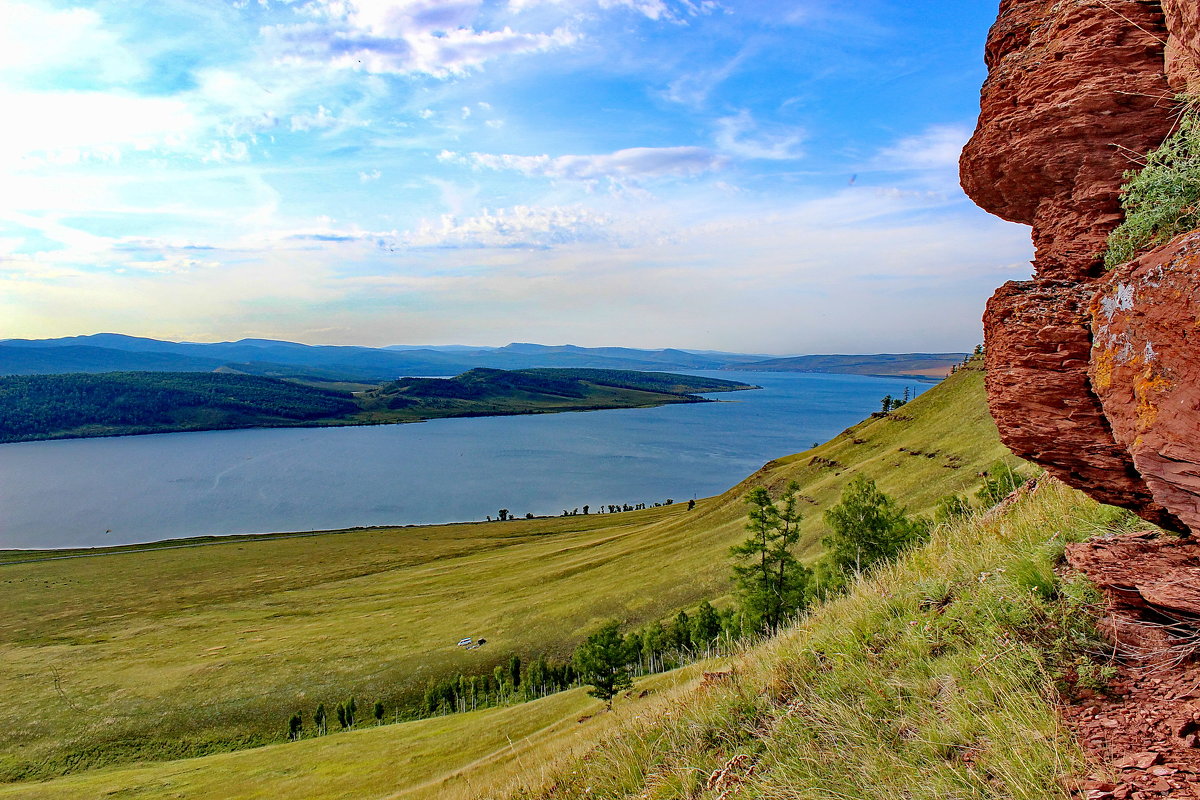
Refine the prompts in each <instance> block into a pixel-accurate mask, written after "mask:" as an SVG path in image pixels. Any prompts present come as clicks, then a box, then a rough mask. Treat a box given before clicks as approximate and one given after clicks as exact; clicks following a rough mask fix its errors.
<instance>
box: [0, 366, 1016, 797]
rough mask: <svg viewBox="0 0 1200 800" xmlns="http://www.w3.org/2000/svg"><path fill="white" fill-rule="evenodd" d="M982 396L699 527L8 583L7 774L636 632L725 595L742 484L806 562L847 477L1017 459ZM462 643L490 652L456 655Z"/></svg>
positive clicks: (935, 491)
mask: <svg viewBox="0 0 1200 800" xmlns="http://www.w3.org/2000/svg"><path fill="white" fill-rule="evenodd" d="M982 397H983V390H982V375H981V374H980V373H979V372H975V371H970V370H968V371H963V372H960V373H959V374H958V375H955V376H953V377H952V378H950V379H949V380H948V381H946V382H945V383H944V384H943V385H941V386H939V387H938V388H936V389H933V390H930V391H929V392H927V393H925V394H924V395H922V396H921V397H919V398H917V399H916V400H914V401H913V402H912V403H911V404H910V405H909V406H907V407H905V408H904V409H903V410H902V412H903V413H902V414H901V415H896V416H894V417H893V418H887V419H874V420H868V421H866V422H864V423H861V424H859V425H857V426H855V427H854V428H851V429H849V431H847V433H845V434H843V435H842V436H839V437H838V438H836V439H834V440H832V441H831V442H829V443H827V444H825V445H822V446H821V447H819V448H816V449H815V450H813V451H809V452H807V453H804V454H800V455H797V456H791V457H788V458H784V459H780V460H778V461H775V462H772V463H770V464H768V465H767V466H765V467H764V468H763V469H762V470H760V471H759V472H758V473H756V474H755V475H754V476H752V477H751V478H749V479H747V481H746V482H744V483H743V484H741V485H739V486H737V487H734V488H733V489H731V490H730V491H728V492H726V493H725V494H723V495H720V496H717V497H713V498H708V499H705V500H701V501H699V503H698V504H697V507H696V509H695V510H693V511H690V512H689V511H687V509H686V507H684V506H683V505H675V506H670V507H664V508H654V509H649V510H647V511H645V512H633V513H626V514H617V515H604V516H598V515H592V516H588V517H582V516H580V517H569V518H560V519H551V520H534V521H524V520H522V521H518V522H511V523H494V524H472V525H451V526H434V527H422V528H399V529H380V530H365V531H353V532H348V533H344V534H341V535H336V536H333V535H331V536H318V537H285V538H277V539H273V540H244V539H243V540H240V541H236V542H231V543H228V544H213V545H210V546H204V547H196V548H189V549H181V550H160V551H151V552H137V553H133V552H127V553H122V554H119V555H112V556H103V557H92V558H82V559H73V560H64V561H52V562H43V563H36V564H20V565H7V566H2V567H0V589H2V591H3V592H4V595H3V596H4V598H5V601H4V602H5V613H4V615H3V616H0V667H2V668H0V694H2V695H3V696H5V697H6V698H9V700H8V701H7V702H6V703H4V704H3V705H0V727H2V728H3V729H4V730H5V731H6V732H7V734H8V735H6V737H5V739H4V742H3V744H0V772H2V773H3V774H6V775H8V776H9V777H14V776H16V775H21V774H24V775H27V776H30V777H32V776H39V775H49V774H55V773H58V772H62V771H66V770H71V769H78V768H83V767H87V766H94V765H99V764H105V763H115V762H121V761H128V760H133V759H139V758H171V757H178V756H182V755H194V754H199V753H203V752H206V751H214V750H222V749H230V748H234V747H237V746H239V745H246V744H254V743H263V742H267V741H275V740H277V739H278V737H279V735H280V733H281V731H282V729H283V727H284V725H285V722H286V719H287V717H288V716H289V715H290V714H291V713H292V712H293V711H294V710H303V711H304V712H305V713H306V714H309V713H311V710H312V707H315V705H316V704H317V703H318V702H322V701H323V702H325V703H326V705H327V706H332V704H334V703H336V702H338V701H340V700H341V699H343V698H344V697H345V696H347V695H348V694H350V693H352V692H353V693H355V694H356V695H357V696H358V697H359V698H365V699H367V700H370V701H373V700H374V699H376V698H382V699H384V700H385V701H389V700H394V699H395V698H396V697H397V696H399V695H401V694H405V693H408V692H413V691H417V690H419V688H420V687H422V686H423V685H424V682H425V681H426V680H427V679H428V678H429V677H430V676H431V675H433V674H436V673H439V672H456V671H459V670H464V671H473V670H476V669H479V668H490V665H491V664H492V663H494V662H495V661H496V660H498V659H500V658H502V657H505V656H506V655H507V654H508V653H514V652H515V653H519V654H521V655H522V656H530V655H533V654H535V653H537V652H546V653H548V654H559V655H565V654H566V653H567V652H569V650H570V649H571V648H572V647H573V646H574V644H575V643H576V642H577V641H578V640H579V639H580V637H581V636H583V635H584V634H585V633H586V632H587V631H588V630H589V629H590V628H592V627H593V626H595V625H596V624H597V622H599V621H600V620H602V619H604V618H606V617H613V616H615V617H619V618H621V619H624V620H626V621H628V622H630V623H631V624H636V623H640V622H642V621H646V620H650V619H654V618H658V617H661V616H663V615H665V614H668V613H671V612H672V611H674V610H675V609H677V608H679V607H683V606H689V605H693V604H694V603H696V602H698V601H699V600H701V599H704V598H717V597H720V596H721V595H723V594H724V593H726V591H727V589H728V584H727V570H728V565H727V555H726V553H727V548H728V547H729V545H730V544H732V543H733V542H734V541H736V540H738V539H739V538H740V537H741V536H742V524H743V520H744V505H743V501H742V498H743V497H744V495H745V493H746V491H747V488H748V486H749V485H751V484H754V483H764V484H767V485H770V486H775V487H778V486H781V485H782V484H784V483H785V482H786V481H788V480H790V479H792V478H795V479H797V480H799V481H800V482H801V484H802V486H803V488H802V492H803V493H804V494H805V496H806V497H808V498H809V499H810V501H811V502H810V504H809V506H808V518H807V520H806V521H805V523H804V525H805V533H806V536H807V538H806V551H807V553H809V554H810V555H811V554H815V553H816V552H817V551H818V550H819V545H818V543H817V540H818V538H819V534H820V529H821V523H820V513H819V512H820V510H821V509H822V508H824V507H827V506H828V505H829V504H831V503H832V502H835V501H836V499H837V496H838V495H839V494H840V491H841V488H842V486H843V485H844V484H845V483H846V482H847V481H848V480H849V479H850V478H851V476H852V473H851V472H850V470H849V466H850V465H853V467H854V469H855V470H857V471H861V472H863V473H866V474H868V475H871V476H873V477H876V478H877V479H878V480H879V482H880V485H881V487H882V488H883V489H884V490H885V491H888V492H890V493H892V494H894V495H896V496H900V497H905V498H908V501H909V502H910V504H911V505H912V506H914V508H915V509H916V510H921V509H922V508H928V507H929V506H930V505H932V504H933V503H934V502H935V501H936V500H937V499H938V498H939V497H940V496H942V495H944V494H946V493H948V492H951V491H957V490H960V489H963V488H966V487H970V486H973V485H974V484H976V483H977V482H978V477H977V473H978V471H979V470H981V469H983V468H985V467H986V466H987V465H988V464H990V463H991V462H992V461H993V460H994V459H996V458H998V457H1000V456H1001V455H1003V454H1004V453H1005V452H1006V451H1005V450H1004V449H1003V448H1002V446H1001V445H1000V444H999V442H998V440H997V438H996V432H995V429H994V426H993V425H992V423H991V420H990V417H988V415H987V412H986V409H985V407H984V403H983V402H982ZM930 443H935V444H932V445H931V444H930ZM818 459H819V460H818ZM839 465H844V466H839ZM465 635H475V636H479V635H483V636H486V637H487V638H488V639H489V640H490V642H491V644H489V645H488V646H487V647H485V648H483V649H481V650H476V651H473V652H466V651H463V650H461V649H459V648H456V647H455V646H454V643H455V642H456V641H457V640H458V639H459V638H460V637H462V636H465ZM360 704H361V703H360Z"/></svg>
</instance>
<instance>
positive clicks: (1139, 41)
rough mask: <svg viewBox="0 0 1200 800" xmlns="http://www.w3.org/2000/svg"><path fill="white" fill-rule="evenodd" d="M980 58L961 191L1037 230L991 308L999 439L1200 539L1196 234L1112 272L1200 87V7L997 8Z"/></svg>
mask: <svg viewBox="0 0 1200 800" xmlns="http://www.w3.org/2000/svg"><path fill="white" fill-rule="evenodd" d="M985 60H986V62H987V65H988V69H989V72H988V78H987V82H986V83H985V84H984V87H983V91H982V96H981V103H980V107H981V109H980V118H979V126H978V128H977V129H976V132H975V135H974V137H973V138H972V139H971V141H970V142H969V143H968V145H967V147H966V148H965V149H964V151H963V155H962V161H961V174H962V183H963V188H964V189H965V190H966V191H967V193H968V194H969V195H970V196H971V198H972V199H973V200H975V202H976V203H978V204H979V205H980V206H981V207H983V208H984V209H986V210H988V211H990V212H992V213H994V214H996V215H998V216H1000V217H1003V218H1004V219H1007V220H1011V221H1013V222H1020V223H1024V224H1028V225H1031V226H1032V228H1033V241H1034V244H1035V246H1036V249H1037V257H1036V260H1035V261H1034V270H1035V272H1034V279H1033V280H1032V281H1026V282H1020V283H1017V282H1013V283H1009V284H1007V285H1006V286H1004V287H1003V288H1001V289H1000V290H999V291H998V292H997V293H996V295H995V296H994V297H993V298H992V300H991V302H989V304H988V308H987V312H986V315H985V317H984V333H985V340H986V344H987V361H988V395H989V403H990V405H991V409H992V414H993V416H995V417H996V421H997V424H998V425H999V428H1000V431H1001V436H1002V438H1003V439H1004V441H1005V443H1006V444H1007V445H1008V446H1009V447H1010V448H1011V449H1012V450H1013V451H1014V452H1016V453H1017V454H1018V455H1020V456H1022V457H1025V458H1028V459H1030V460H1032V461H1034V462H1036V463H1038V464H1040V465H1042V466H1044V467H1046V469H1047V470H1049V471H1050V472H1051V473H1052V474H1054V475H1056V476H1057V477H1059V478H1061V479H1062V480H1064V481H1066V482H1067V483H1069V484H1071V485H1073V486H1077V487H1079V488H1081V489H1083V490H1084V491H1087V492H1089V493H1090V494H1092V495H1093V496H1095V497H1096V498H1097V499H1100V500H1102V501H1104V502H1109V503H1114V504H1117V505H1121V506H1124V507H1127V508H1131V509H1133V510H1134V511H1136V512H1137V513H1138V514H1141V515H1142V516H1143V517H1145V518H1146V519H1149V520H1151V521H1153V522H1156V523H1158V524H1161V525H1164V526H1167V527H1172V528H1176V529H1181V530H1182V529H1187V528H1190V529H1192V530H1193V531H1195V532H1197V533H1200V446H1198V442H1200V390H1196V391H1194V392H1193V391H1192V390H1190V389H1189V388H1187V387H1197V386H1200V351H1198V350H1197V349H1196V347H1195V345H1196V344H1198V343H1200V342H1197V339H1198V338H1200V337H1196V336H1193V334H1192V330H1193V329H1194V328H1195V325H1196V324H1197V322H1198V321H1200V307H1197V302H1198V298H1200V281H1198V280H1197V274H1198V270H1200V267H1198V266H1197V264H1196V259H1194V258H1193V257H1192V256H1191V255H1190V254H1191V253H1192V252H1193V250H1195V249H1197V248H1200V242H1198V243H1195V246H1194V247H1193V245H1192V244H1187V243H1184V244H1178V240H1177V242H1176V243H1173V245H1174V246H1177V249H1176V250H1172V251H1170V252H1164V253H1161V254H1159V255H1158V256H1155V257H1153V258H1151V256H1146V257H1145V258H1143V259H1140V260H1139V261H1136V262H1133V263H1132V264H1131V265H1126V266H1125V267H1123V268H1121V269H1119V270H1116V271H1114V272H1113V273H1110V274H1104V272H1103V270H1102V266H1101V258H1102V254H1103V252H1104V250H1105V239H1106V238H1107V235H1108V234H1109V232H1110V231H1111V230H1112V229H1113V228H1114V227H1115V226H1116V225H1117V224H1119V222H1120V220H1121V209H1120V204H1119V193H1120V186H1121V183H1122V175H1123V173H1124V171H1125V170H1127V169H1129V168H1131V166H1134V165H1135V158H1136V156H1137V155H1140V154H1143V153H1146V152H1147V151H1149V150H1151V149H1153V148H1154V147H1156V146H1157V145H1158V144H1160V143H1161V142H1162V140H1163V139H1164V138H1165V137H1166V136H1167V135H1168V134H1169V132H1170V130H1171V127H1172V125H1173V122H1174V118H1175V116H1174V115H1175V114H1177V108H1176V104H1175V102H1174V100H1173V95H1174V93H1175V92H1176V91H1180V90H1184V89H1189V88H1190V89H1191V90H1197V89H1200V69H1197V65H1198V64H1200V4H1197V3H1195V2H1194V0H1165V2H1163V3H1158V2H1145V1H1144V0H1059V2H1046V1H1045V0H1002V2H1001V5H1000V14H999V18H998V19H997V21H996V24H995V26H994V27H993V28H992V31H991V34H990V36H989V38H988V44H987V50H986V54H985ZM1189 241H1191V240H1189ZM1189 247H1192V248H1193V249H1192V250H1189V249H1188V248H1189ZM1178 248H1182V249H1178ZM1152 255H1153V254H1152ZM1166 275H1169V276H1170V282H1169V283H1168V282H1165V278H1163V276H1166ZM1156 281H1157V283H1156ZM1134 285H1136V288H1135V289H1132V290H1131V289H1130V288H1129V287H1130V286H1134ZM1122 287H1125V288H1122ZM1130 291H1134V294H1135V296H1136V298H1137V299H1136V301H1135V302H1134V305H1133V306H1130V307H1128V308H1127V307H1126V298H1127V297H1128V295H1129V292H1130ZM1110 311H1111V312H1112V314H1111V315H1110V313H1109V312H1110ZM1181 326H1186V328H1187V333H1181V332H1180V329H1181ZM1135 350H1136V354H1135V353H1134V351H1135ZM1151 352H1153V353H1155V354H1156V356H1155V358H1154V359H1152V361H1153V365H1152V366H1150V365H1149V362H1148V361H1147V359H1148V358H1149V356H1148V355H1147V354H1149V353H1151ZM1135 355H1136V358H1135ZM1137 358H1140V359H1141V360H1140V361H1139V360H1137ZM1193 395H1195V396H1193ZM1148 409H1152V410H1148Z"/></svg>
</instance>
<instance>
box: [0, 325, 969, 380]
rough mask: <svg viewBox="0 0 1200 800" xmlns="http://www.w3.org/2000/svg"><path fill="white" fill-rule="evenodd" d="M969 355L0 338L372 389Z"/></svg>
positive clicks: (139, 365)
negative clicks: (417, 380)
mask: <svg viewBox="0 0 1200 800" xmlns="http://www.w3.org/2000/svg"><path fill="white" fill-rule="evenodd" d="M965 355H966V354H965V353H907V354H884V355H868V356H864V355H853V356H842V355H822V356H795V357H788V358H779V357H771V356H767V355H761V354H749V353H725V352H714V351H691V350H679V349H663V350H639V349H634V348H626V347H577V346H575V345H556V346H550V345H541V344H530V343H513V344H509V345H506V346H504V347H469V346H464V345H445V346H409V345H393V346H390V347H379V348H376V347H353V346H331V345H306V344H299V343H296V342H284V341H275V340H269V339H241V340H239V341H236V342H216V343H197V342H168V341H162V340H158V339H148V338H142V337H136V336H126V335H124V334H117V333H98V334H92V335H88V336H71V337H64V338H59V339H7V340H4V341H0V374H3V375H37V374H55V373H65V372H112V371H169V372H210V371H213V370H223V371H236V372H243V373H247V374H253V375H267V376H272V377H289V376H299V375H303V376H307V377H315V378H324V379H327V380H356V381H363V382H370V383H375V382H379V381H384V380H394V379H396V378H398V377H401V376H412V375H423V376H448V375H458V374H460V373H462V372H465V371H467V370H469V369H473V368H476V367H490V368H493V369H531V368H538V367H572V368H587V369H626V370H663V369H668V370H670V369H674V370H680V369H684V370H760V369H765V370H772V371H777V370H782V371H792V372H835V373H850V374H860V375H888V376H909V377H914V378H939V377H942V376H944V375H945V374H946V372H948V371H949V369H950V367H951V366H952V365H953V364H956V363H958V362H960V361H962V359H963V358H964V357H965Z"/></svg>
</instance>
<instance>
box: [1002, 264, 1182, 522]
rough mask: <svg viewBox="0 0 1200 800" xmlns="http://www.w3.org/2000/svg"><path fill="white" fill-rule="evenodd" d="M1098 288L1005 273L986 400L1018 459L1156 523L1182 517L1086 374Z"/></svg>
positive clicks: (1101, 499)
mask: <svg viewBox="0 0 1200 800" xmlns="http://www.w3.org/2000/svg"><path fill="white" fill-rule="evenodd" d="M1093 293H1094V291H1093V290H1092V289H1091V288H1090V287H1088V286H1086V285H1081V284H1078V283H1074V282H1072V281H1063V280H1060V281H1055V280H1041V281H1022V282H1016V281H1011V282H1009V283H1006V284H1005V285H1004V286H1002V287H1001V288H1000V290H999V291H997V292H996V294H995V295H994V296H993V297H992V299H991V300H990V301H989V302H988V308H987V314H986V316H985V317H984V321H985V324H986V328H985V331H984V334H985V337H986V340H987V350H986V359H987V390H988V404H989V406H990V408H991V412H992V416H993V417H994V418H995V420H996V425H997V427H998V428H999V430H1000V438H1001V440H1002V441H1003V442H1004V444H1006V445H1007V446H1008V447H1009V449H1011V450H1012V451H1013V452H1014V453H1016V454H1017V455H1019V456H1021V457H1022V458H1025V459H1028V460H1030V461H1033V462H1034V463H1036V464H1039V465H1041V466H1043V467H1045V468H1046V470H1047V471H1048V472H1050V474H1052V475H1054V476H1055V477H1056V478H1058V479H1059V480H1061V481H1063V482H1065V483H1067V484H1068V485H1071V486H1078V487H1090V494H1092V496H1093V497H1095V498H1096V499H1098V500H1100V501H1101V502H1105V503H1112V504H1114V505H1119V506H1124V507H1126V508H1132V509H1135V510H1136V511H1137V513H1139V514H1140V515H1142V516H1143V517H1144V518H1145V519H1147V520H1149V521H1151V522H1154V523H1155V524H1158V525H1166V526H1168V527H1178V523H1177V522H1176V521H1175V520H1174V519H1173V518H1172V517H1171V515H1170V514H1168V513H1167V512H1166V511H1165V510H1164V509H1163V507H1162V506H1161V505H1159V504H1158V503H1157V502H1155V500H1154V498H1153V496H1152V495H1151V493H1150V491H1149V490H1148V489H1147V487H1146V485H1145V483H1143V481H1142V479H1141V477H1140V476H1139V475H1138V473H1137V470H1136V469H1135V468H1134V463H1133V460H1132V459H1131V458H1130V456H1129V453H1128V452H1127V451H1126V450H1125V449H1124V448H1123V447H1121V446H1120V445H1118V443H1117V441H1116V439H1115V438H1114V437H1113V432H1112V429H1111V428H1110V427H1109V425H1108V421H1107V419H1105V417H1104V413H1103V409H1102V408H1101V404H1100V400H1099V398H1097V397H1096V395H1095V394H1094V393H1093V392H1092V389H1091V385H1090V384H1089V382H1088V374H1087V368H1088V358H1089V356H1090V354H1091V348H1092V338H1091V332H1090V331H1089V329H1088V323H1089V321H1090V318H1089V314H1088V311H1089V308H1088V304H1089V302H1090V301H1091V300H1092V295H1093Z"/></svg>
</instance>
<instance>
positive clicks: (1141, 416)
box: [1133, 366, 1171, 431]
mask: <svg viewBox="0 0 1200 800" xmlns="http://www.w3.org/2000/svg"><path fill="white" fill-rule="evenodd" d="M1170 388H1171V382H1170V381H1169V380H1167V379H1166V378H1164V377H1163V376H1162V375H1156V374H1155V372H1154V368H1153V367H1150V366H1148V367H1146V369H1145V371H1143V372H1142V374H1141V376H1140V377H1138V379H1137V380H1135V381H1134V382H1133V396H1134V397H1135V398H1137V419H1138V430H1142V431H1144V430H1146V429H1147V428H1149V427H1150V426H1151V425H1153V424H1154V421H1155V420H1156V419H1158V404H1157V402H1158V397H1159V395H1161V394H1163V393H1164V392H1166V391H1167V390H1169V389H1170Z"/></svg>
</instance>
